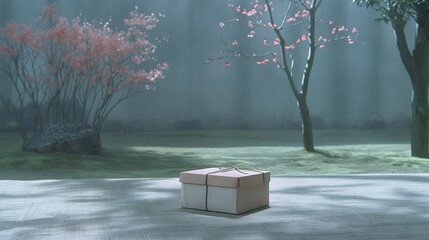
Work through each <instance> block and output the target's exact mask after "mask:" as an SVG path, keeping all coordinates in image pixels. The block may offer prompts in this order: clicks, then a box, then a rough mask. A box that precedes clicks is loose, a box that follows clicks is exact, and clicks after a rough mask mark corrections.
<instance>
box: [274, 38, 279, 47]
mask: <svg viewBox="0 0 429 240" xmlns="http://www.w3.org/2000/svg"><path fill="white" fill-rule="evenodd" d="M273 44H274V46H279V45H280V39H278V38H277V39H276V40H274V42H273Z"/></svg>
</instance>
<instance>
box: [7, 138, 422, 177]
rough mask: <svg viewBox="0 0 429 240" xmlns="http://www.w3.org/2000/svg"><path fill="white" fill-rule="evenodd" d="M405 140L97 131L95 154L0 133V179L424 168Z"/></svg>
mask: <svg viewBox="0 0 429 240" xmlns="http://www.w3.org/2000/svg"><path fill="white" fill-rule="evenodd" d="M409 139H410V136H409V131H408V130H371V131H370V130H316V131H315V143H316V147H317V149H318V151H319V153H307V152H305V151H304V150H303V148H302V146H301V136H300V131H233V130H212V131H180V132H141V133H125V134H121V133H104V134H103V135H102V142H103V147H104V149H105V150H104V154H103V155H102V156H78V155H70V154H37V153H22V152H20V145H21V140H20V138H19V136H18V135H17V134H11V133H0V179H22V180H24V179H70V178H71V179H73V178H135V177H178V175H179V173H180V172H181V171H184V170H189V169H196V168H203V167H212V166H223V167H229V166H236V165H240V166H242V168H252V169H253V168H258V169H261V170H270V171H271V172H272V173H273V175H275V176H285V175H288V176H290V175H320V174H350V173H429V160H428V159H421V158H414V157H410V144H409Z"/></svg>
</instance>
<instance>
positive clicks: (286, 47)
mask: <svg viewBox="0 0 429 240" xmlns="http://www.w3.org/2000/svg"><path fill="white" fill-rule="evenodd" d="M293 49H295V45H293V44H291V45H289V46H285V50H293Z"/></svg>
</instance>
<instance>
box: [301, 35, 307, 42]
mask: <svg viewBox="0 0 429 240" xmlns="http://www.w3.org/2000/svg"><path fill="white" fill-rule="evenodd" d="M305 41H307V35H305V34H303V35H302V36H301V42H305Z"/></svg>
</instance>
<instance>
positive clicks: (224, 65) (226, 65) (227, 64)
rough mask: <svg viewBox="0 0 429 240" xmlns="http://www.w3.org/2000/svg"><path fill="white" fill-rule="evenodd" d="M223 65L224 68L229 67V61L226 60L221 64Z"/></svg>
mask: <svg viewBox="0 0 429 240" xmlns="http://www.w3.org/2000/svg"><path fill="white" fill-rule="evenodd" d="M223 67H224V68H229V67H231V63H229V62H226V63H224V64H223Z"/></svg>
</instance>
